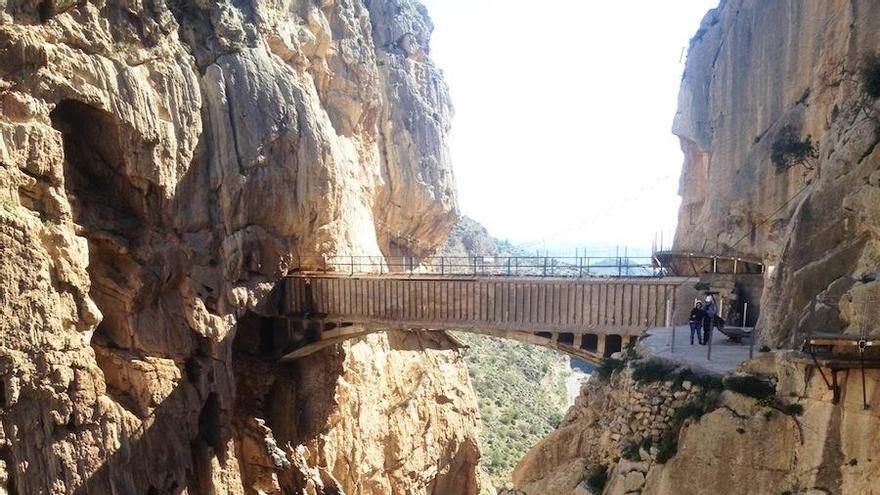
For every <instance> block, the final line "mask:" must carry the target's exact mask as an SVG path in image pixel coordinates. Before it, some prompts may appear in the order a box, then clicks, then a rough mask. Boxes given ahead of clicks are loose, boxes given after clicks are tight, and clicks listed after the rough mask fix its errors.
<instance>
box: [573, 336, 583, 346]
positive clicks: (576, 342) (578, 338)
mask: <svg viewBox="0 0 880 495" xmlns="http://www.w3.org/2000/svg"><path fill="white" fill-rule="evenodd" d="M583 341H584V336H583V334H577V335H575V336H574V347H575V348H577V349H580V348H581V343H583Z"/></svg>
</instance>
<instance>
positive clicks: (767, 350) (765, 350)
mask: <svg viewBox="0 0 880 495" xmlns="http://www.w3.org/2000/svg"><path fill="white" fill-rule="evenodd" d="M758 352H770V346H768V345H762V346H761V348H760V349H758Z"/></svg>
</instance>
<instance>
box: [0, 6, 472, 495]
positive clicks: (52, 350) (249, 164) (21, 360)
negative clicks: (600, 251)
mask: <svg viewBox="0 0 880 495" xmlns="http://www.w3.org/2000/svg"><path fill="white" fill-rule="evenodd" d="M430 32H431V24H430V20H429V18H428V17H427V15H426V13H425V11H424V9H423V7H421V6H420V5H418V4H416V3H414V2H412V1H409V0H371V1H363V2H362V1H351V0H329V1H323V2H308V1H299V0H281V1H273V2H269V1H257V0H254V1H248V2H232V1H228V0H227V1H219V2H207V1H202V0H174V1H160V0H92V1H68V0H43V1H33V0H0V250H2V256H0V378H2V385H3V386H2V388H0V392H2V393H0V491H4V490H5V492H7V493H17V494H24V493H59V494H60V493H90V494H91V493H94V494H100V493H257V492H260V493H281V492H282V491H283V492H284V493H300V492H302V493H337V492H335V491H333V490H335V488H333V487H334V486H336V487H340V488H341V489H343V490H344V491H345V493H442V490H443V489H444V487H446V486H449V485H450V484H454V485H455V486H463V487H465V491H466V492H468V493H473V492H474V491H475V488H474V487H473V477H474V471H475V469H476V464H477V458H478V456H479V452H478V449H477V447H476V440H475V439H476V431H475V430H476V424H477V423H476V421H477V420H476V411H475V406H474V400H473V397H472V393H471V391H470V389H469V386H467V383H468V382H467V374H466V372H465V369H464V365H463V363H462V362H461V359H460V358H459V356H458V355H457V353H456V351H454V350H452V349H451V347H452V345H451V344H450V343H449V342H447V341H444V340H443V339H442V337H438V338H437V339H434V340H430V341H425V340H423V339H416V338H413V337H412V336H407V335H398V334H390V335H388V336H374V337H371V338H369V339H366V340H364V341H360V342H353V343H350V344H346V345H345V346H341V347H340V348H338V349H333V350H329V351H326V352H325V353H322V354H320V355H318V356H315V357H314V358H313V359H312V360H311V361H309V365H308V366H305V365H304V364H302V363H300V364H297V365H295V366H288V367H277V365H274V364H273V362H274V360H273V359H271V357H270V358H267V356H266V355H267V352H266V351H267V349H265V347H266V346H267V342H268V343H269V344H268V345H269V346H271V342H272V339H271V338H268V337H267V335H268V334H269V333H270V332H271V324H270V320H268V319H267V318H266V313H267V312H268V307H269V305H270V302H271V297H272V288H273V286H274V284H275V282H276V281H277V280H278V279H279V277H281V276H282V275H283V274H284V273H286V272H288V271H290V270H292V269H295V268H297V267H299V266H314V265H316V264H319V263H320V256H319V255H334V254H370V255H382V254H392V253H397V254H399V253H400V252H404V253H406V254H413V255H417V256H419V255H423V254H426V253H429V252H430V251H431V250H432V249H434V247H435V246H436V245H437V244H438V243H440V242H441V241H442V240H443V238H444V236H445V234H446V232H447V231H448V230H449V229H450V228H451V227H452V225H453V220H454V218H455V216H456V214H457V212H456V204H455V195H454V183H453V179H452V174H451V170H450V166H449V162H448V153H447V150H446V133H447V131H448V127H449V117H450V114H451V106H450V104H449V99H448V94H447V91H446V87H445V84H444V83H443V80H442V78H441V76H440V73H439V71H438V70H437V69H436V68H435V67H434V66H433V64H432V63H431V61H430V58H429V54H428V39H429V36H430ZM415 239H418V242H416V241H415ZM426 349H427V353H426V354H425V358H424V359H422V358H421V356H423V354H422V353H421V352H422V351H423V350H426ZM269 350H270V351H271V349H269ZM269 354H271V353H269ZM254 369H267V371H270V372H271V373H267V374H262V375H258V374H253V373H247V371H251V370H254ZM306 391H311V392H312V393H306ZM398 394H400V395H398ZM377 398H381V401H379V402H378V404H377V402H376V401H377ZM398 398H399V400H400V401H401V402H402V405H400V406H399V407H393V406H394V405H395V404H396V403H395V400H397V399H398ZM352 411H357V412H358V413H357V414H353V413H352ZM355 418H356V419H355ZM392 418H393V419H392ZM367 423H372V424H374V425H378V424H386V425H390V426H391V427H390V428H388V427H383V428H379V427H378V426H375V427H371V428H367V427H364V425H365V424H367ZM303 425H307V426H303ZM414 431H419V432H420V433H421V434H419V435H414V434H412V432H414ZM441 440H442V441H441ZM358 448H361V449H363V450H358Z"/></svg>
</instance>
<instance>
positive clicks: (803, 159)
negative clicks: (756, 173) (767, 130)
mask: <svg viewBox="0 0 880 495" xmlns="http://www.w3.org/2000/svg"><path fill="white" fill-rule="evenodd" d="M818 157H819V152H818V151H817V150H816V147H815V146H814V145H813V140H812V138H811V137H810V136H807V137H806V138H804V139H800V138H799V137H798V134H797V132H796V131H795V129H794V127H792V126H790V125H787V126H784V127H783V128H782V129H780V130H779V133H778V134H777V135H776V140H775V141H773V144H772V145H771V147H770V160H771V161H772V162H773V164H774V165H776V171H777V172H784V171H786V170H788V169H790V168H792V167H794V166H797V165H803V166H804V167H806V168H807V169H808V170H812V169H813V168H814V166H813V160H815V159H816V158H818Z"/></svg>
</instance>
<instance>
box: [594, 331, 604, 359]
mask: <svg viewBox="0 0 880 495" xmlns="http://www.w3.org/2000/svg"><path fill="white" fill-rule="evenodd" d="M598 337H599V339H598V341H597V343H596V355H598V356H604V355H605V335H604V334H599V335H598Z"/></svg>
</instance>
